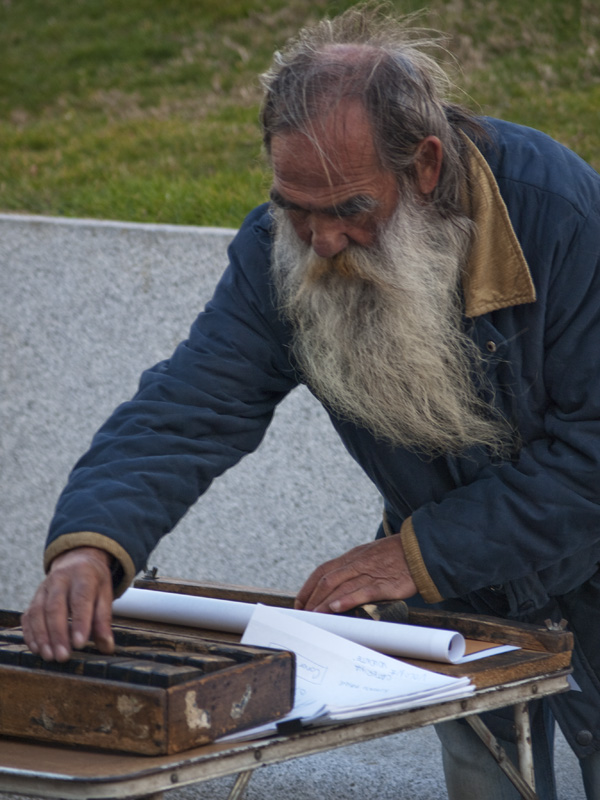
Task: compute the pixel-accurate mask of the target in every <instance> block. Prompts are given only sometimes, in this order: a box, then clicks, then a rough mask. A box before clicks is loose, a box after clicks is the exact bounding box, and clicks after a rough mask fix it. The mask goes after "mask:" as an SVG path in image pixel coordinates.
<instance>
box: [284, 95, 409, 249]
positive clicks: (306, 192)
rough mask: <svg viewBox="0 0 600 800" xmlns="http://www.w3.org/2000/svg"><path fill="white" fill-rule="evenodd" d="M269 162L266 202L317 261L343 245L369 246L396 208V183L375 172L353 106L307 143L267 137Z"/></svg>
mask: <svg viewBox="0 0 600 800" xmlns="http://www.w3.org/2000/svg"><path fill="white" fill-rule="evenodd" d="M271 159H272V164H273V173H274V174H273V188H272V191H271V199H272V201H273V202H274V203H275V205H277V206H279V207H280V208H282V209H283V210H284V211H285V212H286V215H287V217H288V219H289V221H290V223H291V224H292V226H293V228H294V230H295V232H296V234H297V236H298V237H299V239H300V240H301V241H302V242H304V244H307V245H310V247H312V249H313V250H314V252H315V253H316V254H317V255H318V256H321V257H322V258H332V257H333V256H335V255H337V254H338V253H340V252H342V251H343V250H344V249H345V248H346V247H347V246H348V245H349V244H355V245H359V246H361V247H370V246H371V245H373V244H375V243H376V239H377V235H378V231H380V230H381V228H382V227H383V225H384V224H385V223H386V222H387V221H388V220H389V219H390V218H391V217H392V215H393V213H394V211H395V209H396V206H397V204H398V184H397V181H396V178H395V176H394V175H393V174H392V173H391V172H389V171H387V170H384V169H383V168H382V167H381V165H380V163H379V160H378V158H377V155H376V152H375V147H374V143H373V137H372V134H371V129H370V125H369V122H368V120H367V117H366V114H365V111H364V110H363V108H362V106H360V105H359V104H358V103H348V104H347V105H346V106H345V107H344V108H343V109H341V110H338V112H337V113H335V114H332V115H329V116H328V117H327V118H326V120H325V121H324V122H323V123H318V127H317V129H315V131H314V135H313V136H311V137H309V136H307V135H306V134H305V133H300V132H293V133H284V134H280V135H278V136H275V137H273V140H272V143H271Z"/></svg>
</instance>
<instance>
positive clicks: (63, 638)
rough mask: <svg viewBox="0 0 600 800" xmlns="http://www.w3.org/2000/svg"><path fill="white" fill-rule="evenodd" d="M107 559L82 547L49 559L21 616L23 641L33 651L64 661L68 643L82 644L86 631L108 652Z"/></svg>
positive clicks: (110, 644) (109, 593)
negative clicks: (47, 565)
mask: <svg viewBox="0 0 600 800" xmlns="http://www.w3.org/2000/svg"><path fill="white" fill-rule="evenodd" d="M109 560H110V557H109V556H108V554H107V553H105V552H104V551H102V550H98V549H96V548H91V547H81V548H77V549H75V550H70V551H68V552H67V553H63V554H61V555H60V556H58V557H57V558H56V559H55V560H54V561H53V563H52V567H51V569H50V572H49V574H48V575H47V577H46V579H45V580H44V581H43V583H42V584H41V585H40V587H39V588H38V590H37V592H36V594H35V596H34V598H33V600H32V602H31V604H30V606H29V608H28V609H27V611H26V612H25V614H24V615H23V618H22V624H23V634H24V636H25V641H26V643H27V645H28V647H29V648H30V649H31V650H32V652H34V653H39V654H40V655H41V656H42V658H44V659H46V660H48V661H52V660H56V661H66V660H67V659H68V658H69V656H70V654H71V648H72V647H75V648H80V647H83V646H84V644H85V643H86V642H87V641H88V639H89V637H90V635H92V637H93V638H94V641H95V642H96V644H97V645H98V647H99V648H100V649H101V651H102V652H111V650H112V648H113V640H112V633H111V613H112V580H111V574H110V569H109V566H108V565H109ZM69 615H71V617H72V620H71V624H70V625H69Z"/></svg>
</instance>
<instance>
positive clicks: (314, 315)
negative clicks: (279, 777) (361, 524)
mask: <svg viewBox="0 0 600 800" xmlns="http://www.w3.org/2000/svg"><path fill="white" fill-rule="evenodd" d="M273 213H274V216H275V221H276V234H275V241H274V248H273V265H272V270H273V276H274V281H275V285H276V287H277V292H278V299H279V302H280V304H281V309H282V311H283V312H284V314H285V315H286V316H287V317H288V318H289V320H290V321H291V322H292V324H293V327H294V331H295V337H294V341H293V355H294V357H295V359H296V361H297V363H298V365H299V367H300V369H301V371H302V373H303V376H304V377H305V379H306V381H307V383H308V385H309V387H310V388H311V390H312V391H313V392H314V393H315V394H316V395H317V396H318V397H319V398H320V399H321V400H322V401H323V402H324V403H325V404H326V405H327V406H329V407H330V408H331V409H332V410H333V411H334V412H335V413H337V414H338V415H339V416H341V417H343V418H347V419H349V420H351V421H352V422H354V423H356V424H358V425H360V426H363V427H366V428H367V429H368V430H370V431H371V433H372V434H373V435H374V436H375V437H377V438H380V439H385V440H388V441H389V442H391V443H392V444H393V445H395V446H402V447H406V448H410V449H412V450H416V451H419V452H421V453H425V454H428V455H432V456H434V455H439V454H441V453H455V454H457V453H460V452H463V451H464V450H466V449H467V448H469V447H471V446H477V445H480V446H481V445H482V446H486V447H488V448H490V449H491V450H492V452H494V453H496V454H498V453H501V452H503V451H504V450H505V447H506V445H507V443H508V439H509V432H508V428H507V426H506V424H505V423H503V422H501V421H500V419H499V417H498V414H497V413H496V412H494V411H493V409H492V408H491V407H490V406H488V405H487V404H486V403H485V402H484V401H483V400H481V398H480V397H478V395H477V392H476V390H475V384H474V378H477V379H481V374H482V373H481V359H480V356H479V353H478V351H477V349H476V347H475V345H474V344H473V342H472V341H471V340H470V339H469V337H468V336H466V335H465V334H464V333H463V331H462V330H461V310H460V309H461V303H460V296H459V285H460V272H461V268H462V265H463V264H464V261H465V255H466V252H467V248H468V242H469V238H470V234H471V223H470V222H469V221H468V220H467V219H464V220H458V221H457V220H456V219H454V220H446V219H443V218H441V217H440V216H439V215H438V214H437V212H431V211H430V210H429V209H428V208H427V207H424V206H420V205H418V204H417V202H416V201H414V200H409V199H407V198H404V199H403V200H402V202H401V203H400V204H399V207H398V210H397V211H396V213H395V215H394V217H393V218H392V219H391V220H390V222H388V223H387V224H386V226H385V228H384V229H383V230H382V231H381V232H380V236H379V241H378V244H377V246H375V247H371V248H364V247H358V246H356V245H349V246H348V247H347V248H346V249H345V250H343V251H342V252H341V253H339V254H338V255H337V256H334V257H333V258H331V259H323V258H320V257H318V256H317V255H316V254H315V253H314V251H313V250H312V248H311V247H310V246H309V245H305V244H304V243H302V242H301V241H300V239H299V238H298V237H297V235H296V233H295V232H294V230H293V227H292V226H291V224H290V223H289V221H288V220H287V217H286V215H285V212H282V211H281V210H279V209H274V211H273Z"/></svg>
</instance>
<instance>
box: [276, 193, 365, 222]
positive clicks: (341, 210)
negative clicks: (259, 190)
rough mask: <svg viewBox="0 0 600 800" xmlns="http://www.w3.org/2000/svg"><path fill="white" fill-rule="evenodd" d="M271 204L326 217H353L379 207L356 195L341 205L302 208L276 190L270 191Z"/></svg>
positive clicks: (363, 196)
mask: <svg viewBox="0 0 600 800" xmlns="http://www.w3.org/2000/svg"><path fill="white" fill-rule="evenodd" d="M270 198H271V202H272V203H273V204H274V205H276V206H277V207H278V208H282V209H283V210H284V211H314V212H316V213H317V214H325V215H326V216H328V217H353V216H355V215H356V214H363V213H365V212H369V211H374V210H375V209H376V208H377V207H378V206H379V201H378V200H376V199H375V198H374V197H370V196H369V195H364V194H358V195H356V196H355V197H349V198H348V199H347V200H344V202H343V203H340V204H339V205H335V206H329V207H327V208H318V207H307V208H305V207H303V206H299V205H297V204H296V203H292V201H291V200H286V198H285V197H284V196H283V195H282V194H280V193H279V192H278V191H277V189H271V193H270Z"/></svg>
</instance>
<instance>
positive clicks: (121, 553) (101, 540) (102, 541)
mask: <svg viewBox="0 0 600 800" xmlns="http://www.w3.org/2000/svg"><path fill="white" fill-rule="evenodd" d="M76 547H97V548H98V549H99V550H105V551H106V552H107V553H108V554H109V555H111V556H112V558H113V567H112V569H111V572H112V576H113V592H114V596H115V597H120V596H121V595H122V594H123V592H124V591H125V589H127V587H128V586H129V585H130V583H131V582H132V581H133V579H134V578H135V573H136V569H135V566H134V564H133V561H132V560H131V557H130V556H129V553H128V552H127V551H126V550H124V549H123V548H122V547H121V545H120V544H119V543H118V542H115V540H114V539H111V538H109V537H108V536H104V535H103V534H101V533H93V532H92V531H79V532H78V533H65V534H63V535H62V536H59V537H58V538H57V539H54V541H52V542H50V544H49V545H48V547H47V548H46V552H45V553H44V570H45V571H46V572H48V570H49V569H50V564H51V563H52V562H53V561H54V559H55V558H56V557H57V556H59V555H61V553H66V552H67V550H74V549H75V548H76Z"/></svg>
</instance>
